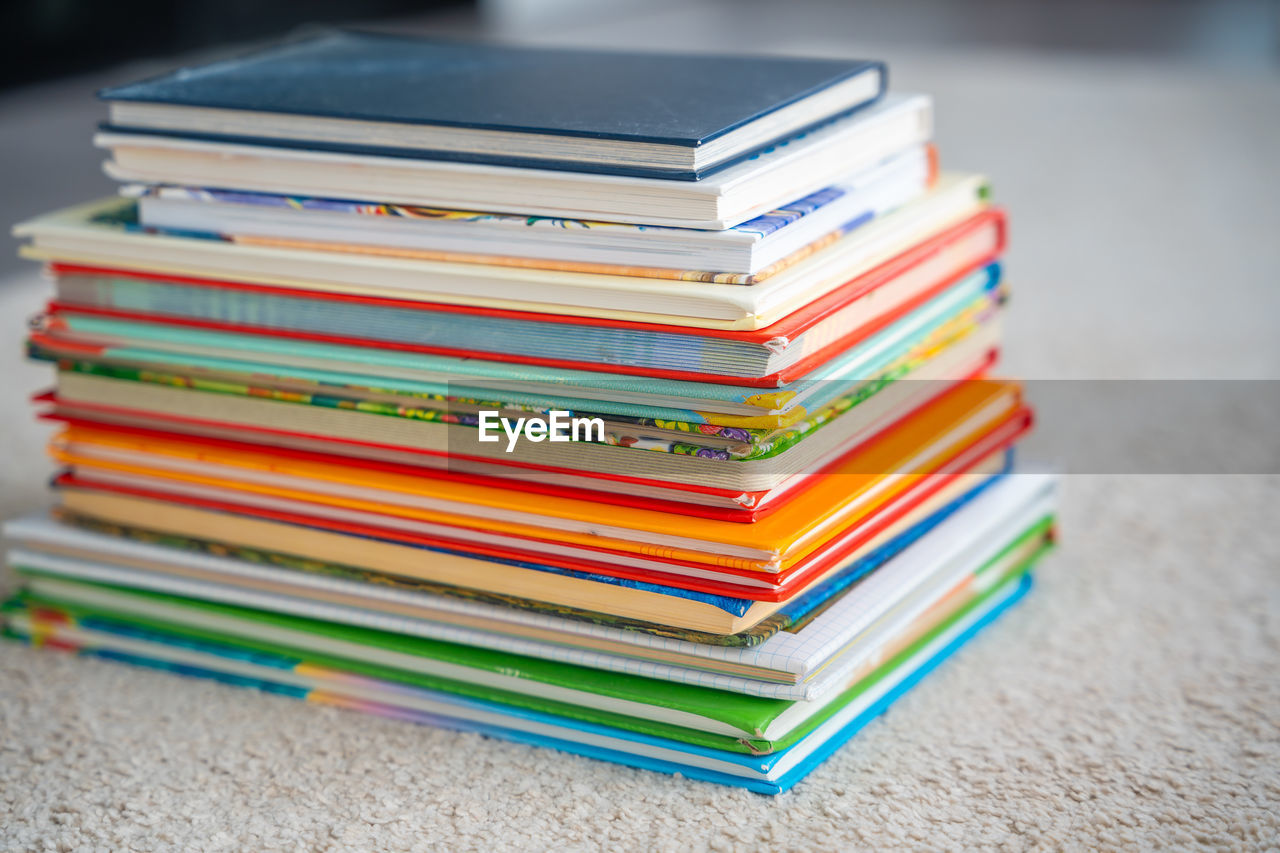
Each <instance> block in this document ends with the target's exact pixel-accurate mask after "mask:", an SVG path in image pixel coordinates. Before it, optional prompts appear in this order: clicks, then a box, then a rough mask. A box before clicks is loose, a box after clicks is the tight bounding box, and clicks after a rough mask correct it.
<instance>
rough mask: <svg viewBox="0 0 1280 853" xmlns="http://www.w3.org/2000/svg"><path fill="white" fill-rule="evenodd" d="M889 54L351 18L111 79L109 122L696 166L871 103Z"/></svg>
mask: <svg viewBox="0 0 1280 853" xmlns="http://www.w3.org/2000/svg"><path fill="white" fill-rule="evenodd" d="M885 81H886V73H885V67H884V64H883V63H880V62H871V61H864V60H848V59H802V58H782V57H747V56H703V55H679V54H658V53H614V52H603V51H583V50H548V49H539V48H523V47H507V46H499V45H487V44H467V43H461V42H440V41H427V40H423V39H417V38H408V37H400V36H389V35H374V34H367V33H351V32H339V33H332V34H328V35H324V36H320V37H317V38H312V39H308V40H305V41H299V42H293V43H288V44H283V45H280V46H276V47H272V48H268V49H266V50H263V51H260V52H257V53H253V54H250V55H248V56H244V57H240V58H236V59H231V60H227V61H223V62H216V63H213V64H210V65H205V66H200V67H196V68H182V69H179V70H177V71H174V72H172V73H169V74H166V75H164V76H161V77H157V78H153V79H150V80H145V81H142V82H139V83H133V84H130V85H126V86H118V87H115V88H111V89H106V90H103V91H102V92H100V93H99V95H100V97H102V98H103V99H105V100H107V101H109V102H111V121H110V123H109V124H108V125H106V128H107V129H110V130H114V131H121V132H142V133H151V134H157V133H158V134H163V135H165V136H178V137H184V138H196V139H204V140H210V139H212V140H220V141H225V142H232V143H248V144H254V145H263V144H266V145H274V146H284V147H294V148H311V149H318V150H329V151H334V150H337V151H349V152H351V153H358V154H391V155H394V156H402V157H403V156H409V157H416V158H422V159H432V160H455V161H460V162H471V163H488V164H496V165H504V166H522V167H535V168H549V169H560V170H572V171H593V172H603V173H607V174H628V175H643V176H652V177H665V178H674V179H683V180H696V179H697V178H699V177H702V176H704V175H707V174H711V173H712V172H714V171H716V170H718V169H721V168H724V167H725V166H727V165H729V164H731V163H734V162H738V161H740V160H742V159H743V158H745V157H748V156H750V155H752V154H754V153H756V152H758V151H760V150H761V149H763V148H766V147H768V146H770V145H772V144H775V143H777V142H779V141H781V140H784V139H789V138H792V137H794V136H796V135H798V134H801V133H803V132H804V131H806V130H808V129H810V128H812V127H815V126H817V125H819V124H823V123H825V122H828V121H830V120H832V119H834V118H837V117H839V116H843V115H847V114H848V113H850V112H852V111H854V110H856V109H858V108H860V107H863V106H866V105H868V104H871V103H873V102H875V101H876V100H878V99H879V98H880V97H881V96H882V95H883V93H884V89H885Z"/></svg>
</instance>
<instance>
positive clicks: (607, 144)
mask: <svg viewBox="0 0 1280 853" xmlns="http://www.w3.org/2000/svg"><path fill="white" fill-rule="evenodd" d="M885 83H886V78H885V69H884V67H883V65H881V64H880V63H875V62H860V61H858V62H855V61H847V60H824V61H818V60H808V59H763V58H732V57H696V56H665V55H628V54H603V53H587V52H568V51H543V50H528V49H518V48H509V47H486V46H476V45H459V44H441V43H433V42H424V41H418V40H413V39H402V38H392V37H386V36H368V35H359V34H349V33H344V34H337V35H329V36H324V37H320V38H315V39H312V40H308V41H303V42H299V43H293V44H289V45H285V46H282V47H277V48H273V49H270V50H267V51H264V52H260V53H257V54H254V55H251V56H248V57H244V58H240V59H236V60H232V61H228V62H222V63H218V64H214V65H209V66H205V67H200V68H190V69H182V70H180V71H177V72H175V73H173V74H169V75H166V76H163V77H160V78H157V79H153V80H149V81H145V82H141V83H137V84H134V85H129V86H124V87H121V88H117V89H112V90H108V91H107V92H105V93H103V96H104V97H105V99H106V100H107V101H108V103H109V105H110V120H109V123H108V124H106V125H104V126H103V127H102V128H101V130H100V132H99V134H98V136H97V138H96V141H97V144H98V145H99V146H101V147H103V148H105V149H107V150H108V151H109V152H110V159H109V160H108V162H107V164H106V168H107V171H108V173H109V174H111V175H112V176H113V177H115V178H118V179H119V180H120V181H122V182H123V188H122V192H121V195H120V196H119V197H117V198H113V199H110V200H107V201H104V202H97V203H93V204H89V205H86V206H83V207H79V208H75V209H72V210H68V211H63V212H60V213H56V214H52V215H50V216H47V217H44V218H40V219H37V220H35V221H33V222H30V223H27V224H25V225H23V226H20V227H19V228H18V233H19V234H20V235H22V236H24V237H26V238H28V240H29V242H28V243H27V245H25V246H24V248H23V253H24V254H25V255H26V256H28V257H31V258H35V259H38V260H41V261H43V262H45V263H46V264H47V268H48V271H49V273H50V275H51V276H52V279H53V282H54V287H55V290H56V293H55V296H54V298H53V300H52V301H51V302H50V304H49V306H48V310H47V312H46V313H45V314H44V315H43V316H42V317H41V318H39V320H38V321H37V322H36V323H35V324H34V325H33V329H32V332H31V335H30V340H29V350H30V353H31V355H32V356H33V357H34V358H37V359H41V360H45V361H48V362H50V363H53V364H55V365H56V366H57V370H58V382H57V388H56V390H55V391H53V392H50V393H48V394H45V395H42V396H41V397H39V398H38V402H39V405H40V406H41V408H42V416H43V417H45V418H47V419H50V420H53V421H56V422H58V423H60V424H61V425H62V426H61V429H60V432H59V433H58V434H57V436H56V438H55V439H54V440H53V443H52V446H51V453H52V455H53V458H54V459H55V460H56V461H57V462H58V464H59V465H60V466H62V467H61V471H60V473H59V474H58V475H57V476H56V478H55V480H54V487H55V489H56V490H57V494H58V498H59V501H58V506H57V508H56V509H55V510H54V513H53V517H52V518H31V519H19V520H17V521H14V522H11V523H10V524H9V525H7V527H6V533H7V536H8V538H9V540H10V546H11V547H10V551H9V562H10V564H11V565H12V567H13V568H14V569H15V570H16V571H17V572H18V573H19V574H20V576H21V579H22V588H21V591H20V592H19V594H18V595H17V597H16V598H15V599H14V600H13V601H12V602H10V603H9V605H8V606H7V609H6V618H7V626H8V631H9V632H10V633H11V634H14V635H16V636H20V637H24V638H28V639H30V640H32V641H34V642H37V643H43V644H45V645H49V646H53V647H57V648H63V649H68V648H69V649H75V650H79V651H80V652H82V653H85V654H93V655H98V656H101V657H106V658H110V659H113V660H123V661H129V662H133V663H138V664H144V665H147V666H154V667H162V668H165V669H171V670H174V671H177V672H180V673H185V674H191V675H200V676H205V677H212V678H217V679H221V680H224V681H227V682H230V683H233V684H238V685H245V686H253V687H258V688H261V689H265V690H270V691H274V692H279V693H285V694H288V695H293V696H298V697H303V698H306V699H307V700H309V701H314V702H324V703H329V704H336V705H341V706H344V707H349V708H354V709H359V710H363V711H368V712H372V713H376V714H383V715H389V716H394V717H398V718H403V719H408V720H415V721H422V722H429V723H433V724H438V725H444V726H451V727H456V728H462V729H471V730H476V731H481V732H485V733H488V734H492V735H495V736H499V737H505V738H511V739H515V740H520V741H527V742H532V743H538V744H545V745H549V746H553V747H556V748H559V749H561V750H565V751H568V752H575V753H581V754H584V755H590V756H595V757H599V758H606V759H610V760H613V761H617V762H621V763H624V764H629V765H634V766H637V767H645V768H650V769H655V770H663V771H668V772H679V773H682V774H684V775H687V776H691V777H696V778H699V779H706V780H711V781H716V782H723V783H727V784H733V785H741V786H745V787H748V788H750V789H752V790H756V791H760V792H766V793H776V792H779V791H781V790H785V789H786V788H788V787H790V786H791V785H793V784H794V783H795V782H796V781H798V780H799V779H800V778H801V777H803V776H804V775H805V774H806V773H807V772H808V771H809V770H810V769H812V768H813V767H814V766H815V765H816V764H817V763H818V762H820V761H821V760H822V759H823V758H825V757H826V756H827V755H829V754H830V753H831V752H832V750H834V749H835V748H836V747H837V746H839V745H840V744H841V743H843V742H844V741H845V740H846V739H848V738H849V737H850V736H851V735H852V734H853V733H854V732H856V731H857V730H858V729H859V728H860V727H862V726H863V725H864V724H865V723H866V722H867V721H868V720H869V719H870V718H872V717H873V716H874V715H875V714H876V713H878V712H879V711H880V710H882V709H883V708H884V707H885V706H886V705H887V704H888V703H889V702H890V701H892V700H893V699H894V698H895V697H896V696H897V695H899V694H900V693H901V692H902V691H904V690H906V689H907V688H908V687H909V686H911V685H912V684H914V683H915V682H916V681H917V680H918V679H919V678H920V677H921V676H922V675H923V674H924V673H926V672H927V671H928V670H929V669H930V668H931V667H933V666H934V665H935V664H936V663H938V661H940V660H941V659H942V658H944V657H946V656H947V655H948V654H949V653H950V652H951V651H953V650H954V649H955V648H956V647H957V646H958V645H960V644H961V643H963V642H964V641H965V640H966V639H967V638H968V637H970V636H971V635H972V634H973V633H974V632H976V631H977V630H978V629H979V628H980V627H982V626H983V625H985V624H986V623H987V622H988V621H990V620H991V619H992V618H993V617H994V616H995V615H996V614H998V613H999V612H1000V611H1002V610H1003V609H1004V608H1006V607H1007V606H1008V605H1009V604H1010V603H1011V602H1013V601H1015V600H1016V599H1017V598H1018V597H1019V596H1020V595H1021V594H1022V593H1023V592H1024V591H1025V590H1026V588H1027V585H1028V583H1029V571H1030V569H1031V567H1032V566H1033V564H1034V563H1035V562H1036V560H1037V559H1038V558H1039V557H1040V556H1041V555H1042V554H1043V553H1044V552H1045V551H1046V550H1047V549H1048V548H1049V547H1050V546H1051V543H1052V539H1053V483H1052V480H1051V479H1050V478H1048V477H1046V476H1043V475H1037V474H1029V473H1015V472H1013V470H1012V468H1011V458H1012V452H1013V445H1014V444H1015V443H1016V442H1017V441H1018V439H1019V438H1020V437H1021V436H1022V435H1023V434H1024V433H1025V432H1026V430H1027V429H1028V428H1029V426H1030V420H1031V418H1030V413H1029V410H1028V409H1027V407H1026V406H1025V405H1024V403H1023V401H1022V399H1021V395H1020V389H1019V387H1018V385H1017V384H1016V383H1012V382H1007V381H1001V380H996V379H992V378H989V371H990V370H991V367H992V364H993V362H994V359H995V356H996V353H997V349H998V345H999V335H998V323H999V318H1000V313H1001V306H1002V303H1003V301H1004V297H1005V290H1004V287H1003V285H1002V284H1001V280H1000V269H999V266H998V265H997V258H998V256H999V254H1000V252H1001V249H1002V247H1003V238H1004V216H1003V214H1002V212H1001V211H1000V210H998V209H996V208H993V207H991V206H990V205H989V203H988V200H987V196H988V193H987V187H986V183H985V182H984V180H983V179H982V178H981V177H980V176H977V175H968V174H948V173H942V174H939V173H938V171H937V168H936V165H935V163H936V158H935V156H934V152H933V149H932V147H931V145H930V136H931V122H930V101H929V99H928V98H927V97H924V96H919V95H914V96H899V95H891V96H886V95H885V94H884V91H885Z"/></svg>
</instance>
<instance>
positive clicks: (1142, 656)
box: [0, 4, 1280, 851]
mask: <svg viewBox="0 0 1280 853" xmlns="http://www.w3.org/2000/svg"><path fill="white" fill-rule="evenodd" d="M752 8H753V10H754V12H755V13H756V14H758V15H759V16H762V17H759V18H757V19H753V22H752V27H753V28H748V27H747V26H746V25H745V24H744V25H743V27H742V28H741V29H738V30H734V31H733V32H732V33H731V34H729V35H725V36H723V40H725V41H726V43H725V44H721V45H719V46H720V47H738V46H746V47H759V46H764V47H768V48H771V49H776V50H792V51H796V50H818V51H822V52H827V53H837V54H840V53H843V54H845V55H871V54H875V55H879V56H884V57H885V58H887V59H889V60H890V62H891V63H892V64H893V68H894V74H895V86H897V87H899V88H902V89H904V90H913V89H914V90H925V91H932V92H934V93H935V94H936V95H937V97H938V104H939V123H938V127H939V138H940V141H941V150H942V154H943V163H944V165H952V166H972V167H978V168H984V167H985V168H988V169H989V170H990V172H991V174H992V175H993V178H994V180H995V185H996V194H997V197H998V198H999V199H1000V200H1001V201H1002V203H1004V204H1007V205H1008V207H1009V208H1010V209H1011V211H1012V216H1013V242H1012V248H1011V251H1010V254H1009V264H1008V267H1009V270H1010V272H1011V283H1012V286H1013V288H1014V294H1015V295H1014V301H1013V304H1012V310H1011V311H1010V316H1009V323H1008V331H1009V347H1008V353H1007V357H1006V360H1005V368H1006V370H1007V372H1008V373H1010V374H1012V375H1020V376H1028V377H1035V378H1063V377H1075V378H1080V377H1087V378H1097V377H1141V378H1155V377H1163V378H1227V377H1234V378H1272V379H1274V378H1276V377H1280V336H1277V335H1275V329H1276V318H1277V317H1280V288H1276V287H1275V286H1274V284H1275V270H1276V269H1277V268H1280V244H1278V243H1277V241H1276V240H1275V235H1276V234H1278V233H1280V205H1277V204H1276V203H1275V188H1276V187H1277V186H1280V159H1277V158H1275V156H1274V151H1275V150H1276V143H1277V140H1280V85H1277V80H1276V78H1275V76H1274V75H1272V74H1267V75H1253V74H1248V73H1243V72H1241V73H1235V72H1213V73H1206V72H1202V71H1199V70H1189V69H1186V68H1181V67H1163V66H1161V67H1155V66H1150V65H1145V64H1144V65H1137V64H1125V63H1121V62H1110V63H1108V62H1104V61H1102V60H1099V59H1098V58H1085V57H1074V58H1073V57H1070V56H1026V55H1022V56H1018V55H992V54H985V53H984V54H972V55H971V54H966V55H946V54H943V53H940V52H930V53H914V54H911V53H905V52H903V51H894V50H880V49H879V47H880V46H877V45H865V44H860V43H857V42H856V40H854V39H852V38H850V39H843V37H842V36H840V34H839V33H838V32H837V31H836V30H835V29H829V30H828V31H826V32H824V31H822V30H820V29H819V30H818V31H816V32H815V31H814V28H813V27H809V28H808V29H807V30H806V29H805V28H804V26H803V24H802V22H799V21H798V19H796V18H795V17H794V16H788V14H787V13H786V12H785V11H771V10H775V9H778V8H780V7H777V6H776V5H775V4H767V5H765V6H762V5H759V4H756V5H753V7H752ZM690 17H691V18H695V19H696V18H697V15H694V14H693V13H690ZM722 18H723V16H721V17H720V18H715V20H721V19H722ZM684 23H688V22H684ZM684 23H682V22H681V21H680V20H673V19H671V18H670V17H663V16H662V15H659V14H656V13H655V14H654V15H653V16H650V17H648V18H645V19H644V20H639V21H636V22H634V24H633V25H630V26H628V27H627V28H626V29H625V31H617V30H614V31H610V32H603V31H593V30H591V29H590V28H589V27H584V26H578V27H576V28H575V27H566V28H565V30H564V31H561V32H559V33H556V34H554V37H555V39H556V40H558V41H571V40H575V39H576V40H577V41H578V43H580V44H600V45H605V44H609V43H615V44H616V43H629V42H630V43H637V44H652V45H653V46H665V47H671V48H682V47H683V48H694V47H698V46H701V45H702V44H712V43H713V42H712V41H709V40H707V41H704V40H703V39H704V37H706V33H707V32H708V31H711V30H714V29H715V28H714V27H713V26H711V23H712V18H711V17H708V18H707V20H705V21H702V22H701V25H700V28H699V26H693V25H692V24H691V25H690V26H685V25H684ZM697 23H698V21H697V20H694V21H693V24H697ZM762 33H763V34H764V35H761V34H762ZM552 37H553V35H548V39H550V38H552ZM729 40H736V41H734V43H733V44H728V43H727V42H728V41H729ZM117 76H118V75H117ZM130 76H133V75H132V74H131V75H130ZM98 82H101V81H77V86H79V87H80V88H77V89H76V90H75V92H76V95H75V96H74V97H79V94H80V93H82V92H87V91H90V90H91V89H92V88H94V85H95V84H96V83H98ZM68 86H70V84H68ZM63 91H64V92H67V93H69V92H71V89H70V88H66V89H64V90H63ZM66 98H67V99H71V98H73V96H72V95H70V94H67V95H66ZM66 102H67V103H70V100H67V101H66ZM60 103H62V102H61V101H59V100H58V99H57V98H51V99H49V100H48V101H47V103H45V104H44V105H43V106H42V107H41V109H42V110H44V111H45V112H46V113H48V114H51V115H52V114H57V115H62V116H63V118H65V115H70V112H68V113H66V114H65V115H64V114H63V113H58V112H57V111H58V110H59V109H62V107H60V106H59V104H60ZM76 104H77V105H76V106H75V107H74V110H78V111H79V113H78V114H79V115H81V116H82V122H83V140H84V141H83V148H84V150H83V152H82V155H77V156H86V157H91V156H95V155H94V154H93V152H91V151H90V150H89V148H88V133H89V128H90V126H91V124H92V122H93V121H94V120H95V119H96V118H97V113H96V111H95V107H94V106H93V105H92V104H91V103H87V102H85V103H80V102H79V101H76ZM66 109H67V110H72V107H70V106H68V107H67V108H66ZM42 114H43V113H42ZM32 115H35V113H32ZM32 120H33V121H35V120H36V119H34V118H33V119H32ZM71 124H72V122H70V121H64V120H60V121H59V123H58V124H57V125H56V126H58V127H62V126H64V125H66V126H70V125H71ZM50 126H51V127H52V126H54V125H50ZM77 150H79V149H77ZM51 179H56V176H51ZM63 192H64V194H65V188H64V190H63ZM35 207H38V205H37V204H36V203H35V202H34V201H33V212H34V208H35ZM1207 245H1209V246H1211V248H1206V246H1207ZM40 296H41V287H40V285H39V283H38V282H36V281H35V277H34V275H29V276H25V277H22V278H20V279H13V280H10V281H7V282H4V281H0V318H2V320H3V324H4V329H3V331H2V332H0V341H3V342H4V346H3V347H0V350H2V352H0V359H2V360H0V392H2V393H3V398H2V400H0V403H2V404H3V405H2V406H0V411H2V412H3V415H2V416H0V425H2V428H3V442H2V443H0V453H3V457H2V458H0V517H7V516H10V515H14V514H17V513H19V512H27V511H31V510H32V509H35V508H38V507H39V506H41V505H43V504H44V503H45V502H46V501H47V498H46V496H45V493H44V490H43V483H44V480H45V478H46V477H47V475H48V473H49V467H48V465H47V463H46V462H45V461H44V460H43V459H42V458H41V455H40V445H41V442H42V440H43V436H44V434H45V432H46V430H45V428H43V427H39V426H37V425H34V424H33V423H32V422H31V421H30V419H29V416H28V414H27V411H26V410H25V407H24V403H23V400H24V398H25V396H26V395H27V394H29V393H30V392H32V391H34V390H37V389H38V388H40V387H41V386H42V385H44V384H47V383H48V381H49V374H48V373H47V371H46V370H44V369H43V368H39V367H33V366H28V365H23V364H21V363H20V362H19V354H18V349H19V344H18V338H19V334H20V328H19V326H20V323H21V318H22V317H23V316H24V315H25V314H28V313H30V312H33V311H35V310H37V308H38V305H39V301H40ZM1270 427H1271V429H1274V423H1272V424H1270ZM1265 437H1266V434H1265V433H1263V434H1258V433H1257V431H1256V430H1255V431H1253V432H1251V433H1250V434H1249V435H1247V436H1242V438H1249V439H1252V440H1258V439H1265ZM1131 440H1132V438H1131ZM1265 443H1266V442H1265V441H1264V444H1265ZM1274 446H1275V445H1274V443H1273V444H1272V447H1273V448H1274ZM1071 461H1072V460H1067V462H1068V464H1070V463H1071ZM1077 461H1078V460H1077ZM1157 469H1158V466H1153V467H1152V469H1151V470H1157ZM1076 470H1082V471H1094V472H1098V470H1099V469H1098V468H1096V467H1095V468H1090V467H1089V466H1088V464H1087V463H1086V464H1085V465H1084V466H1083V467H1079V468H1077V469H1076ZM1259 470H1270V471H1273V472H1274V471H1275V470H1277V469H1276V468H1275V467H1270V468H1260V469H1259ZM1277 506H1280V477H1277V476H1275V475H1271V476H1263V475H1256V476H1185V475H1172V474H1165V475H1156V474H1147V475H1125V476H1120V475H1116V474H1114V473H1110V474H1109V473H1107V472H1106V471H1101V472H1099V473H1090V474H1071V475H1069V476H1067V477H1066V478H1065V482H1064V486H1063V505H1062V542H1063V545H1062V548H1061V549H1060V551H1059V552H1058V553H1057V554H1055V555H1054V556H1053V557H1051V558H1050V559H1049V560H1048V561H1047V562H1046V563H1045V565H1044V566H1043V568H1042V570H1041V571H1040V573H1039V578H1038V581H1039V582H1038V586H1037V587H1036V588H1035V589H1033V591H1032V593H1031V595H1030V596H1029V597H1028V598H1027V599H1026V600H1025V601H1024V602H1023V603H1022V604H1020V605H1019V606H1017V607H1016V608H1015V609H1013V610H1012V611H1011V612H1010V613H1009V614H1008V615H1006V616H1005V617H1004V618H1002V619H1001V620H999V621H998V622H996V623H995V624H994V625H993V626H992V627H991V628H989V629H988V630H987V631H985V632H984V633H983V634H982V635H980V636H979V638H978V639H977V640H976V641H975V642H973V643H972V644H970V645H969V646H968V647H966V648H965V649H963V650H962V651H961V652H960V653H959V654H957V655H956V656H955V657H954V658H952V659H951V660H950V661H948V662H947V663H945V664H944V665H943V666H942V667H940V668H939V669H938V670H937V672H936V673H934V674H933V675H932V676H930V677H929V678H928V679H926V680H925V681H924V682H923V683H921V684H920V685H919V686H918V687H916V688H915V689H914V690H912V691H911V692H910V693H908V694H907V695H906V696H905V697H904V698H903V699H902V700H901V701H899V702H898V703H897V704H896V705H894V706H893V708H892V709H890V711H889V712H888V713H887V714H886V715H885V716H884V717H882V718H881V719H879V720H878V721H876V722H874V723H873V724H872V725H870V726H868V727H867V729H866V730H865V731H863V732H862V733H861V734H860V735H859V736H858V737H857V738H856V739H855V740H854V741H853V742H851V743H850V744H848V745H847V746H846V747H844V748H843V749H841V750H840V751H839V752H838V753H837V754H836V755H835V756H834V757H833V758H832V759H831V760H830V761H829V762H827V763H826V764H825V765H824V766H822V767H821V768H820V769H819V770H817V771H816V772H815V773H814V774H813V775H812V776H811V777H810V778H809V779H808V780H807V781H805V782H804V783H802V784H801V785H799V786H798V787H797V788H796V789H795V790H794V791H793V792H791V793H789V794H787V795H784V796H782V797H778V798H776V799H768V798H764V797H760V796H757V795H754V794H750V793H746V792H742V791H736V790H729V789H725V788H721V787H718V786H713V785H708V784H702V783H693V782H689V781H687V780H681V779H673V778H670V777H666V776H660V775H656V774H651V773H646V772H643V771H638V770H630V769H626V768H619V767H614V766H610V765H607V764H602V763H599V762H595V761H591V760H588V759H583V758H576V757H571V756H564V755H560V754H556V753H553V752H549V751H546V750H541V749H535V748H531V747H526V746H519V745H513V744H507V743H501V742H497V741H493V740H488V739H485V738H482V737H479V736H476V735H470V734H454V733H450V732H443V731H436V730H432V729H427V728H422V727H418V726H414V725H410V724H406V723H399V722H393V721H388V720H380V719H370V718H365V717H362V716H358V715H356V714H354V713H351V712H345V711H340V710H336V709H327V708H321V707H316V706H310V705H306V704H303V703H299V702H297V701H295V700H291V699H286V698H283V697H278V696H269V695H263V694H258V693H251V692H246V691H241V690H237V689H235V688H231V687H226V686H221V685H215V684H210V683H204V682H200V681H195V680H190V679H182V678H178V677H174V676H170V675H165V674H161V673H155V672H149V671H144V670H139V669H134V668H130V667H127V666H122V665H114V664H107V663H102V662H98V661H89V660H80V659H77V658H74V657H72V656H69V655H65V654H57V653H53V652H44V651H33V650H31V649H28V648H25V647H23V646H19V645H15V644H12V643H0V849H5V850H8V849H15V850H24V849H32V850H46V849H47V850H73V849H132V850H187V849H200V850H244V849H252V850H268V849H283V850H324V849H332V850H348V849H370V850H409V849H412V850H436V849H440V850H469V849H479V850H506V849H558V850H592V849H600V848H603V849H610V850H625V851H630V850H638V849H656V850H675V851H698V850H716V851H722V850H757V849H760V850H771V851H788V850H797V851H798V850H827V849H857V848H871V847H874V848H884V847H909V848H930V849H954V848H964V847H979V846H980V847H984V848H987V847H1006V848H1012V849H1022V848H1044V847H1049V848H1103V849H1106V848H1111V849H1133V848H1135V847H1141V848H1149V847H1155V846H1174V847H1178V848H1186V847H1192V846H1205V847H1211V848H1216V849H1228V850H1229V849H1259V848H1268V847H1272V848H1274V847H1278V846H1280V818H1278V817H1277V815H1280V676H1278V675H1277V665H1278V664H1280V533H1278V531H1277V524H1276V522H1277V518H1280V516H1278V515H1277Z"/></svg>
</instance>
